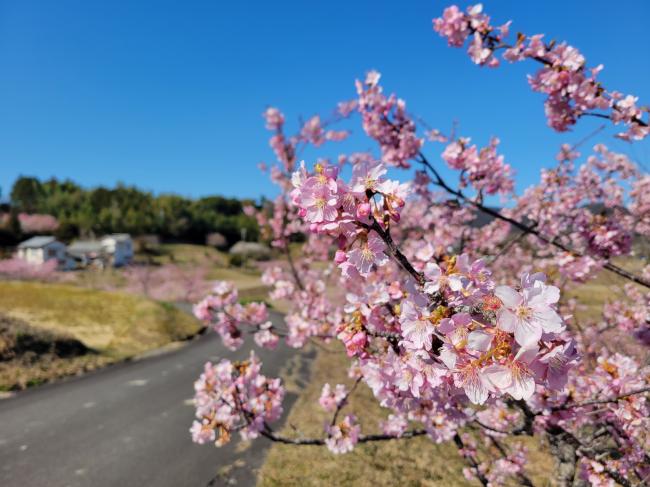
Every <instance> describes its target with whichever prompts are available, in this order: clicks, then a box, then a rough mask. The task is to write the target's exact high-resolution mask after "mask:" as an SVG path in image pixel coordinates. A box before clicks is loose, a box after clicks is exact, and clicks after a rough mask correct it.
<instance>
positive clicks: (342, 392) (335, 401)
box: [318, 384, 348, 412]
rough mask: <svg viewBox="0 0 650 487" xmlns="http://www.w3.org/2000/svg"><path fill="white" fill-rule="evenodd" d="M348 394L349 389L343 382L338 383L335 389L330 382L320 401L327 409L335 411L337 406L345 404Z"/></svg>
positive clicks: (325, 386) (325, 387)
mask: <svg viewBox="0 0 650 487" xmlns="http://www.w3.org/2000/svg"><path fill="white" fill-rule="evenodd" d="M347 395H348V391H347V389H346V387H345V386H344V385H343V384H336V387H335V388H334V389H332V386H330V385H329V384H325V385H324V386H323V390H322V391H321V394H320V399H319V400H318V403H319V404H320V405H321V407H322V408H323V409H324V410H325V411H329V412H333V411H335V410H336V408H337V407H340V406H342V405H343V401H344V400H345V398H346V397H347Z"/></svg>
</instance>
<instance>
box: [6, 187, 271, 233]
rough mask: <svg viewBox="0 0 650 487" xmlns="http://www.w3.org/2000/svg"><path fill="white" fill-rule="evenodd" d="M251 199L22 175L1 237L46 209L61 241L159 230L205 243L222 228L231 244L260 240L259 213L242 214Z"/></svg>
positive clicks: (12, 192)
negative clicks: (156, 191) (22, 217)
mask: <svg viewBox="0 0 650 487" xmlns="http://www.w3.org/2000/svg"><path fill="white" fill-rule="evenodd" d="M246 204H253V202H252V201H251V200H238V199H236V198H224V197H221V196H207V197H204V198H198V199H190V198H184V197H182V196H178V195H175V194H160V195H153V194H152V193H150V192H148V191H143V190H141V189H138V188H136V187H134V186H126V185H122V184H118V185H117V186H116V187H115V188H107V187H103V186H99V187H96V188H91V189H86V188H83V187H81V186H79V185H78V184H76V183H74V182H73V181H70V180H65V181H59V180H57V179H54V178H52V179H48V180H46V181H40V180H39V179H37V178H34V177H20V178H18V179H17V180H16V182H15V183H14V185H13V187H12V189H11V193H10V202H9V204H5V205H3V214H4V215H5V219H4V220H5V224H4V225H3V229H2V236H1V240H2V243H4V244H5V245H7V244H9V245H11V244H12V243H13V242H12V241H17V240H19V239H21V238H23V237H25V235H22V234H21V233H23V232H21V229H20V225H19V224H18V215H19V214H21V213H27V214H46V215H52V216H54V217H55V218H56V219H57V220H58V227H57V228H56V230H54V232H53V233H54V234H55V235H56V236H57V237H58V238H60V239H62V240H72V239H74V238H78V237H92V236H99V235H103V234H106V233H122V232H124V233H130V234H132V235H136V236H137V235H146V234H156V235H159V236H160V237H161V238H162V239H164V240H171V241H183V242H195V243H203V242H204V241H205V237H206V235H207V234H209V233H212V232H219V233H221V234H222V235H223V236H224V237H225V238H226V240H227V241H228V243H229V244H231V245H232V244H233V243H235V242H236V241H238V240H240V238H241V231H242V229H245V231H246V236H247V240H255V239H257V237H258V234H259V230H258V226H257V222H256V221H255V218H252V217H249V216H247V215H245V214H244V213H243V206H244V205H246Z"/></svg>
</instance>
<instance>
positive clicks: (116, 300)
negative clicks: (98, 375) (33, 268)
mask: <svg viewBox="0 0 650 487" xmlns="http://www.w3.org/2000/svg"><path fill="white" fill-rule="evenodd" d="M0 312H3V313H5V314H6V315H8V316H12V317H15V318H19V319H22V320H24V321H26V322H27V323H29V324H30V325H32V326H35V327H38V328H43V329H47V330H52V331H54V332H58V333H63V334H67V335H70V336H72V337H74V338H76V339H78V340H80V341H81V342H83V343H84V344H85V345H86V346H88V347H89V348H92V349H94V350H96V351H98V352H100V353H102V354H103V355H106V356H109V357H113V358H115V359H121V358H125V357H130V356H133V355H137V354H140V353H143V352H146V351H147V350H151V349H153V348H157V347H161V346H163V345H165V344H167V343H169V342H171V341H176V340H182V339H184V338H186V337H188V336H191V335H193V334H195V333H196V332H197V331H198V330H199V329H200V328H201V325H200V324H199V323H198V322H197V321H196V320H195V319H194V318H192V317H191V316H189V315H187V314H186V313H183V312H181V311H179V310H177V309H176V308H174V307H173V306H170V305H167V304H164V303H156V302H153V301H150V300H147V299H143V298H140V297H137V296H133V295H128V294H124V293H120V292H105V291H96V290H92V289H85V288H81V287H77V286H67V285H62V284H42V283H36V282H6V281H5V282H0Z"/></svg>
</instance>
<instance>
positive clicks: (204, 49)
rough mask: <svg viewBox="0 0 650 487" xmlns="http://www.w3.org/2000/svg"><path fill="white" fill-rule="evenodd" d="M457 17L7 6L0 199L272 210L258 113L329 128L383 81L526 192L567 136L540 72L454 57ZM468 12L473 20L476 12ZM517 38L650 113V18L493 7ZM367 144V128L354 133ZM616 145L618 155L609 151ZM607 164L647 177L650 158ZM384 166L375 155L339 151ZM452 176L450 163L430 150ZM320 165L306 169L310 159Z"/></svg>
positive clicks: (561, 7)
mask: <svg viewBox="0 0 650 487" xmlns="http://www.w3.org/2000/svg"><path fill="white" fill-rule="evenodd" d="M446 5H447V2H440V1H432V0H426V1H425V0H412V1H398V0H392V1H388V0H345V1H343V0H328V1H310V2H306V1H298V0H294V1H281V0H278V1H274V2H272V1H229V2H225V1H204V2H199V1H185V2H179V1H174V2H173V1H162V0H156V1H150V2H145V1H90V0H79V1H67V0H58V1H51V0H48V1H31V0H15V1H4V0H0V186H1V187H2V190H3V193H4V195H6V194H7V193H8V190H9V188H10V186H11V184H12V183H13V181H14V180H15V178H16V177H17V176H18V175H19V174H23V175H35V176H38V177H50V176H56V177H58V178H72V179H73V180H75V181H78V182H80V183H81V184H83V185H87V186H94V185H99V184H104V185H113V184H115V183H116V182H118V181H123V182H125V183H127V184H136V185H138V186H141V187H142V188H145V189H148V190H152V191H155V192H170V191H171V192H176V193H180V194H183V195H189V196H200V195H206V194H214V193H217V194H223V195H227V196H245V197H257V196H259V195H261V194H266V195H273V194H274V189H273V187H272V185H271V184H270V183H269V182H268V181H267V178H266V176H264V175H262V174H260V173H259V172H258V170H257V167H256V166H257V163H259V162H261V161H273V155H272V153H271V151H270V149H269V147H268V134H267V132H266V131H265V130H264V126H263V120H262V118H261V116H260V114H261V112H262V111H263V110H264V109H265V107H266V106H268V105H274V106H278V107H280V108H281V109H282V110H283V111H284V112H285V114H286V115H287V118H288V120H289V121H290V122H291V123H290V126H295V122H296V121H297V120H298V117H299V116H303V117H308V116H310V115H312V114H314V113H319V112H320V113H328V112H329V111H330V110H331V109H332V108H333V106H334V105H335V104H336V102H338V101H339V100H345V99H350V98H353V97H354V94H355V92H354V84H353V82H354V79H355V78H356V77H362V76H363V74H364V73H365V71H367V70H368V69H372V68H374V69H377V70H379V71H381V72H382V74H383V78H382V82H383V84H384V86H385V89H386V90H387V91H395V92H396V93H398V95H399V96H401V97H402V98H404V99H405V100H406V101H407V104H408V108H409V109H410V111H412V112H413V113H416V114H417V115H419V116H421V117H422V118H424V119H425V120H426V121H427V122H428V123H429V124H430V125H432V126H434V127H439V128H442V129H447V128H448V127H449V126H450V125H451V122H452V120H454V119H456V120H458V121H459V122H460V132H461V133H462V134H464V135H468V136H472V137H473V139H474V140H475V141H477V142H479V143H481V144H482V143H485V142H486V141H487V140H488V138H489V137H490V136H491V135H498V136H499V137H500V138H501V140H502V146H501V147H502V149H501V150H502V152H503V153H504V154H505V155H506V159H507V161H509V162H510V163H511V164H512V165H513V166H514V167H515V168H516V169H517V171H518V174H519V178H518V188H519V189H523V188H524V187H525V186H527V185H529V184H531V183H532V182H533V181H535V179H536V178H537V176H538V173H539V169H540V168H541V167H543V166H545V165H549V163H551V162H552V158H553V156H554V154H555V153H556V152H557V148H558V146H559V144H560V143H562V142H575V141H577V140H580V139H581V138H582V137H583V136H584V135H586V134H588V133H589V132H591V131H592V130H594V128H596V127H597V126H598V125H599V124H600V123H602V122H599V121H596V120H588V121H583V122H581V123H580V124H579V126H578V128H577V129H576V130H575V131H574V132H572V133H568V134H563V135H557V134H554V133H552V132H551V131H550V129H548V128H547V127H546V125H545V124H546V122H545V119H544V115H543V106H542V98H541V96H539V95H536V94H534V93H532V92H531V91H530V89H529V88H528V85H527V82H526V79H525V73H527V72H531V71H532V70H534V69H535V68H536V67H535V66H533V65H531V64H525V65H517V66H513V65H505V66H504V67H503V68H501V69H497V70H487V69H481V68H478V67H477V66H475V65H473V64H472V63H471V61H470V60H469V58H468V57H467V56H466V55H465V53H464V52H463V51H461V50H457V49H451V48H448V47H447V46H446V43H445V42H444V40H443V39H441V38H439V37H438V35H437V34H435V33H434V32H433V31H432V29H431V19H432V18H433V17H435V16H437V15H439V13H440V12H441V11H442V9H443V7H444V6H446ZM460 5H461V6H463V7H465V6H466V5H467V3H461V4H460ZM485 9H486V11H487V12H488V13H490V14H491V15H492V18H493V19H494V20H495V21H496V22H501V21H505V20H508V19H512V20H513V29H514V32H516V31H517V30H521V31H523V32H527V33H538V32H540V33H541V32H543V33H546V34H547V35H548V36H549V38H556V39H559V40H563V39H566V40H568V41H569V42H570V43H572V44H573V45H575V46H577V47H578V48H579V49H581V50H582V51H583V53H584V54H585V55H586V57H587V59H588V60H589V63H590V65H596V64H598V63H603V64H604V65H605V70H604V72H603V73H602V76H601V78H602V80H603V82H604V83H605V84H606V86H608V87H610V88H612V87H613V88H615V89H618V90H620V91H623V92H631V93H634V94H636V95H638V96H639V97H640V100H641V102H642V103H645V104H648V103H650V55H649V54H648V47H649V45H648V31H647V26H648V24H649V23H650V2H648V1H647V0H637V1H628V0H618V1H602V0H597V1H586V0H585V1H570V2H569V1H566V0H565V1H556V0H553V1H544V2H505V1H492V2H485ZM356 130H357V133H358V132H360V130H361V129H360V127H359V126H357V127H356ZM608 140H609V139H608ZM610 146H611V147H613V148H615V149H618V150H621V151H625V152H627V153H629V154H630V155H632V156H633V157H635V158H637V159H639V160H641V161H642V162H644V163H645V164H646V165H648V163H649V162H650V143H643V144H635V145H633V146H630V145H629V144H626V143H624V142H619V141H611V143H610ZM352 148H354V149H356V150H365V149H369V148H374V147H373V145H372V144H371V143H370V141H368V140H367V139H364V140H363V141H360V143H358V144H356V145H354V147H353V145H352V144H351V143H346V144H345V145H343V146H341V147H340V148H339V147H336V146H331V148H330V150H329V153H331V154H336V153H338V152H339V151H340V150H349V149H352ZM428 150H429V153H430V154H431V156H432V158H433V159H434V160H436V161H438V160H439V159H438V153H439V146H437V145H431V146H429V149H428ZM312 155H313V153H307V154H305V156H306V157H307V158H309V157H311V156H312Z"/></svg>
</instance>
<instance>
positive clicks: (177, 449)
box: [0, 314, 308, 487]
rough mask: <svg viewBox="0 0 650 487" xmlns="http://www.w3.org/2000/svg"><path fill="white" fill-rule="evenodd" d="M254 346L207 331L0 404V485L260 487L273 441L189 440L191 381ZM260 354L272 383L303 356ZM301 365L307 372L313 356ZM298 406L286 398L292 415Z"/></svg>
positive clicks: (284, 350) (279, 352)
mask: <svg viewBox="0 0 650 487" xmlns="http://www.w3.org/2000/svg"><path fill="white" fill-rule="evenodd" d="M271 318H272V320H273V321H277V320H280V319H281V316H280V315H278V314H272V317H271ZM250 348H251V346H250V344H247V345H245V346H244V347H242V348H241V349H240V350H238V351H236V352H231V351H229V350H227V349H226V348H225V347H223V345H221V341H220V340H219V339H218V337H217V336H216V334H215V333H212V332H209V333H206V334H205V335H203V336H201V337H198V338H196V339H194V340H192V341H190V342H188V343H187V344H186V345H184V346H183V347H181V348H180V349H178V350H174V351H172V352H167V353H162V354H159V355H156V356H152V357H149V358H145V359H141V360H137V361H133V362H126V363H122V364H118V365H115V366H112V367H108V368H106V369H103V370H100V371H98V372H94V373H90V374H87V375H85V376H82V377H78V378H73V379H70V380H66V381H63V382H59V383H54V384H48V385H44V386H41V387H38V388H35V389H31V390H27V391H24V392H22V393H19V394H17V395H16V396H14V397H12V398H9V399H4V400H1V401H0V486H2V487H14V486H15V487H67V486H69V487H80V486H84V487H85V486H93V487H103V486H106V487H109V486H110V487H114V486H156V487H167V486H169V487H181V486H192V487H196V486H206V485H208V484H209V483H210V482H212V483H211V485H240V486H248V485H254V484H255V476H256V474H255V470H256V469H257V468H259V466H260V465H261V464H262V462H263V461H264V455H265V450H266V449H267V448H268V446H269V442H268V440H266V439H258V440H255V441H254V442H252V443H250V445H247V444H245V443H240V442H239V440H238V435H236V437H237V440H236V441H233V442H232V443H230V444H229V445H227V446H225V447H222V448H215V447H214V446H213V445H202V446H201V445H196V444H194V443H192V441H191V438H190V435H189V427H190V425H191V423H192V420H193V418H194V408H193V406H192V403H191V398H192V395H193V383H194V381H195V380H196V378H197V377H198V376H199V374H200V373H201V370H202V368H203V364H204V363H205V362H206V361H207V360H212V361H216V360H219V359H221V358H229V359H242V358H245V357H246V356H247V355H248V351H249V350H250ZM256 353H258V355H259V356H260V357H261V358H262V360H263V362H264V366H263V372H264V373H265V374H266V375H268V376H277V375H278V374H279V372H280V370H281V369H282V368H283V366H284V365H285V364H286V363H287V361H288V360H289V358H290V357H292V356H293V355H295V354H296V352H295V351H293V350H291V349H289V348H287V347H286V346H284V345H281V346H279V347H278V349H277V350H276V351H275V352H269V351H265V350H260V349H259V348H256ZM299 358H301V360H302V362H301V361H297V363H302V364H303V365H302V366H301V368H303V369H304V368H305V366H306V364H307V363H308V357H306V356H304V355H302V356H300V357H299ZM293 362H296V361H294V360H292V363H293ZM304 372H305V371H303V374H304ZM294 399H295V398H293V397H288V398H287V399H285V415H286V412H287V411H288V409H289V408H290V405H291V404H292V403H293V400H294ZM287 403H288V404H287ZM233 438H235V436H233Z"/></svg>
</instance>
